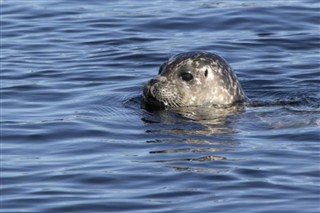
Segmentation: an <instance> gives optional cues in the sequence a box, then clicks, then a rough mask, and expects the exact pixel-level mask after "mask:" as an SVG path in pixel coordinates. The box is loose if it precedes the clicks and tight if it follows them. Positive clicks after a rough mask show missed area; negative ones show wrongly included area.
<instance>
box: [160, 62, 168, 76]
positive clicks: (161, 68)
mask: <svg viewBox="0 0 320 213" xmlns="http://www.w3.org/2000/svg"><path fill="white" fill-rule="evenodd" d="M165 66H167V62H165V63H163V64H161V65H160V67H159V72H158V75H160V74H161V72H162V71H163V69H164V68H165Z"/></svg>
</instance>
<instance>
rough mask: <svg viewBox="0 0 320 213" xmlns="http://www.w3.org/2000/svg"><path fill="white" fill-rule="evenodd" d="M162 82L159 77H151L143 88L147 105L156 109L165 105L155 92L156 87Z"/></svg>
mask: <svg viewBox="0 0 320 213" xmlns="http://www.w3.org/2000/svg"><path fill="white" fill-rule="evenodd" d="M160 82H161V80H160V79H158V78H155V79H151V80H150V81H149V82H148V83H147V84H146V85H145V86H144V88H143V96H144V100H145V102H146V104H147V106H149V107H152V108H155V109H163V108H164V107H165V105H164V103H163V102H162V101H159V100H158V99H157V98H156V96H155V94H154V89H155V87H156V85H158V84H159V83H160Z"/></svg>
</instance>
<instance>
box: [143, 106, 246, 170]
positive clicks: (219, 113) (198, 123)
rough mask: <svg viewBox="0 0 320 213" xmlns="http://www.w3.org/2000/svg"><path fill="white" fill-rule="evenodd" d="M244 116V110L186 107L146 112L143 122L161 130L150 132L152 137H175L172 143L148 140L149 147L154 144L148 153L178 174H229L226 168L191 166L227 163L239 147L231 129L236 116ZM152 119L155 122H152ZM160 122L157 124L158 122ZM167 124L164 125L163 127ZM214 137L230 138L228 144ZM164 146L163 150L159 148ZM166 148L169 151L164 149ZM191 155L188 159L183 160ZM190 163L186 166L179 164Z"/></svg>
mask: <svg viewBox="0 0 320 213" xmlns="http://www.w3.org/2000/svg"><path fill="white" fill-rule="evenodd" d="M243 112H244V106H240V105H235V106H231V107H225V106H223V107H185V108H175V109H170V110H163V111H154V112H146V117H144V118H143V119H142V120H143V121H144V122H145V124H146V125H147V126H149V127H153V128H154V126H153V125H154V124H158V125H161V128H159V129H158V130H156V129H157V128H158V127H155V129H152V130H147V132H149V133H153V134H154V133H160V134H169V135H172V136H173V138H171V139H156V140H149V141H147V143H149V144H155V145H156V146H154V150H152V151H150V152H149V153H150V154H152V155H154V157H153V158H152V160H151V161H152V162H161V163H164V167H167V168H173V169H175V170H177V171H193V172H210V173H212V172H216V173H220V172H223V171H226V169H223V168H220V169H219V168H201V167H202V166H201V165H193V164H192V163H191V164H190V162H204V161H208V162H209V161H215V162H217V161H224V160H227V157H225V156H224V154H225V153H228V152H232V151H234V149H236V148H237V146H238V145H239V143H238V142H233V141H232V135H233V134H235V133H236V131H235V130H233V128H232V123H233V122H234V120H233V119H234V118H233V117H234V116H238V115H240V114H241V113H243ZM150 118H152V120H153V121H150ZM155 120H157V122H155ZM164 124H165V125H164ZM214 135H221V136H223V135H229V139H228V140H225V139H224V140H221V141H219V139H217V140H213V139H212V136H214ZM159 145H162V146H159ZM163 145H164V146H165V147H167V148H166V149H157V147H159V148H162V147H163ZM186 155H189V157H187V158H186V157H181V156H186ZM181 162H182V163H183V162H189V164H188V166H186V165H177V163H181ZM167 164H170V165H167Z"/></svg>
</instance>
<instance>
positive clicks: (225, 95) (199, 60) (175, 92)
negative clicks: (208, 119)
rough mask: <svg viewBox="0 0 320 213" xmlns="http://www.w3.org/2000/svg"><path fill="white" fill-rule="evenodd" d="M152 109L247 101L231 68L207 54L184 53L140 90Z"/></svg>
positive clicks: (161, 69) (221, 60) (212, 55)
mask: <svg viewBox="0 0 320 213" xmlns="http://www.w3.org/2000/svg"><path fill="white" fill-rule="evenodd" d="M143 96H144V102H145V103H146V105H147V106H151V107H152V108H157V109H164V108H174V107H189V106H214V105H233V104H235V103H241V102H244V101H245V100H247V97H246V96H245V94H244V92H243V90H242V88H241V85H240V83H239V81H238V79H237V77H236V75H235V73H234V72H233V71H232V68H231V67H230V65H229V64H228V63H227V62H226V61H225V60H224V59H223V58H221V57H220V56H218V55H216V54H213V53H208V52H186V53H180V54H178V55H176V56H173V57H171V58H170V59H169V60H168V61H167V62H165V63H163V64H162V65H161V66H160V69H159V73H158V75H157V76H156V77H155V78H154V79H151V80H150V81H149V82H148V83H147V84H146V85H145V86H144V89H143Z"/></svg>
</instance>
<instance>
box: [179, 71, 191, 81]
mask: <svg viewBox="0 0 320 213" xmlns="http://www.w3.org/2000/svg"><path fill="white" fill-rule="evenodd" d="M180 76H181V78H182V80H184V81H191V80H192V79H193V75H192V74H191V73H188V72H183V73H181V74H180Z"/></svg>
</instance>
